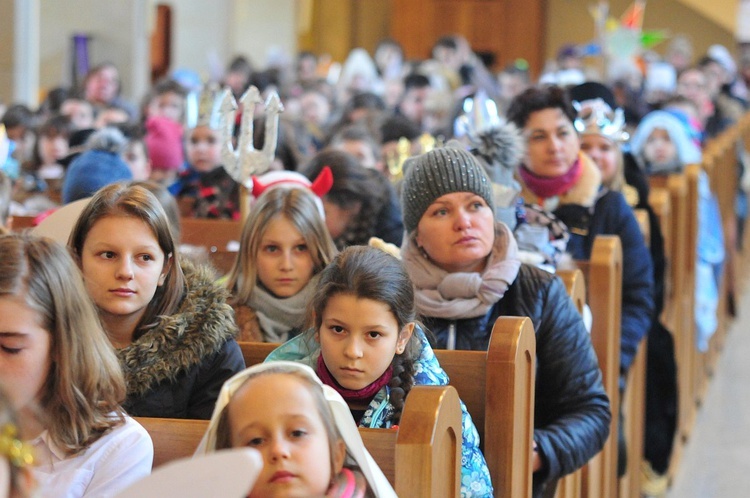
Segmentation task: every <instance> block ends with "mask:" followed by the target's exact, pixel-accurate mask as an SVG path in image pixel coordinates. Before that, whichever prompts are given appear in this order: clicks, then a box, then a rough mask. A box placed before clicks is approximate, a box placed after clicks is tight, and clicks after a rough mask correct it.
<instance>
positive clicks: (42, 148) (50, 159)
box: [39, 134, 68, 164]
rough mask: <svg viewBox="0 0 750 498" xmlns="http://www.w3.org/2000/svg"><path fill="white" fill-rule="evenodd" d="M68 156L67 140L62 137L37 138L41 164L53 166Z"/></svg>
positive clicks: (43, 136)
mask: <svg viewBox="0 0 750 498" xmlns="http://www.w3.org/2000/svg"><path fill="white" fill-rule="evenodd" d="M67 154H68V139H67V138H65V137H64V136H62V135H59V134H58V135H54V136H46V135H42V136H40V137H39V157H41V158H42V163H43V164H55V163H56V162H57V161H59V160H60V159H62V158H63V157H65V156H66V155H67Z"/></svg>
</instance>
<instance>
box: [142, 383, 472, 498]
mask: <svg viewBox="0 0 750 498" xmlns="http://www.w3.org/2000/svg"><path fill="white" fill-rule="evenodd" d="M135 420H137V421H138V422H139V423H140V424H141V425H142V426H143V427H144V428H145V429H146V430H147V431H148V432H149V434H150V435H151V439H152V441H153V443H154V465H153V466H154V467H158V466H160V465H163V464H164V463H167V462H169V461H171V460H174V459H177V458H183V457H189V456H190V455H192V454H193V453H194V452H195V450H196V448H197V447H198V443H200V440H201V438H202V437H203V434H204V432H205V431H206V428H207V427H208V421H207V420H184V419H166V418H149V417H135ZM360 435H361V436H362V440H363V442H364V443H365V446H366V447H367V449H368V451H369V452H370V454H371V455H372V457H373V458H374V459H375V461H376V462H377V463H378V465H379V466H380V468H381V470H383V473H384V474H385V476H386V477H387V478H388V480H389V481H390V482H391V483H392V484H393V483H395V486H394V489H395V490H396V493H397V494H398V495H399V496H424V497H431V496H436V497H446V498H447V497H455V496H458V493H459V488H460V482H461V407H460V403H459V398H458V393H457V392H456V390H455V388H453V387H451V386H416V387H415V388H414V389H413V390H412V391H411V393H410V394H409V396H408V398H407V400H406V404H405V405H404V411H403V414H402V416H401V423H400V424H399V429H398V430H385V429H384V430H378V429H360Z"/></svg>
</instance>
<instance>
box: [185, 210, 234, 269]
mask: <svg viewBox="0 0 750 498" xmlns="http://www.w3.org/2000/svg"><path fill="white" fill-rule="evenodd" d="M180 227H181V230H182V240H181V241H180V242H181V245H182V246H183V249H185V252H186V253H187V254H188V255H191V256H192V257H193V258H194V259H196V260H197V261H200V262H204V263H210V264H211V265H212V266H213V267H214V268H215V269H216V271H217V273H218V274H219V275H225V274H226V273H228V272H229V270H231V268H232V264H234V260H235V258H236V257H237V248H238V244H239V240H240V235H241V233H242V225H241V223H240V222H239V221H233V220H213V219H201V218H181V219H180ZM185 246H188V247H187V248H185Z"/></svg>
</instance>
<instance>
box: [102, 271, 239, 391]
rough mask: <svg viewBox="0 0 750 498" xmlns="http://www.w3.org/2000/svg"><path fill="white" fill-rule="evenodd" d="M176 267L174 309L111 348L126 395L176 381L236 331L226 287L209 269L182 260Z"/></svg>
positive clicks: (220, 346) (216, 349) (219, 348)
mask: <svg viewBox="0 0 750 498" xmlns="http://www.w3.org/2000/svg"><path fill="white" fill-rule="evenodd" d="M181 266H182V271H183V272H184V273H185V282H186V289H185V296H184V297H183V299H182V302H181V303H180V306H179V308H178V310H177V312H176V313H175V314H173V315H170V316H164V317H161V319H160V321H159V324H158V325H157V326H156V327H154V328H152V329H151V330H149V331H148V332H146V333H145V334H143V335H142V336H141V337H139V338H138V339H137V340H135V341H134V342H133V343H132V344H130V345H129V346H127V347H125V348H123V349H120V350H119V351H117V357H118V358H119V360H120V364H121V365H122V369H123V373H124V374H125V382H126V384H127V389H128V396H143V395H144V394H146V393H147V392H149V391H150V390H151V389H153V388H154V387H155V386H157V385H158V384H160V383H161V382H163V381H165V380H168V381H174V380H176V379H177V377H178V376H179V375H180V374H182V373H184V372H186V371H188V370H189V369H190V368H192V367H194V366H195V365H198V364H200V363H201V362H203V360H204V359H205V358H206V357H208V356H210V355H212V354H214V353H217V352H218V351H220V350H221V348H222V346H223V345H224V343H225V342H227V340H229V339H230V338H232V337H234V336H235V335H236V333H237V327H236V325H235V323H234V312H233V311H232V307H231V306H229V304H227V297H228V294H227V291H226V289H224V288H223V287H219V286H217V285H216V284H214V278H213V273H212V271H211V270H210V269H209V268H208V267H205V266H195V265H194V264H192V263H190V262H189V261H187V260H185V259H183V260H182V262H181Z"/></svg>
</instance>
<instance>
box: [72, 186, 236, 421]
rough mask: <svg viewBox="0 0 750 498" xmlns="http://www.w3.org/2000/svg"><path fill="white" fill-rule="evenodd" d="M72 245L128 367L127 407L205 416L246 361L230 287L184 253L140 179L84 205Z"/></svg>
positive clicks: (142, 412) (138, 412) (149, 413)
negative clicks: (228, 291)
mask: <svg viewBox="0 0 750 498" xmlns="http://www.w3.org/2000/svg"><path fill="white" fill-rule="evenodd" d="M68 245H69V247H70V249H71V251H72V252H73V254H74V255H75V256H76V257H77V259H78V264H79V266H80V268H81V271H82V273H83V276H84V279H85V281H86V288H87V290H88V292H89V295H90V296H91V298H92V300H93V301H94V303H95V304H96V306H97V308H98V310H99V317H100V319H101V320H102V324H103V325H104V329H105V331H106V332H107V335H108V337H109V340H110V342H111V343H112V345H113V346H114V347H115V349H117V356H118V358H119V360H120V364H121V366H122V368H123V372H124V373H125V381H126V384H127V398H126V400H125V402H124V403H123V406H124V408H125V409H126V411H127V412H128V413H129V414H130V415H133V416H143V417H170V418H197V419H208V418H210V417H211V413H212V412H213V409H214V404H215V402H216V397H217V396H218V394H219V390H220V389H221V386H222V384H223V383H224V381H225V380H227V379H228V378H229V377H231V376H232V375H234V374H235V373H237V372H239V371H240V370H242V369H243V368H244V367H245V362H244V360H243V358H242V352H241V351H240V348H239V346H238V345H237V343H236V341H235V339H234V336H235V333H236V330H237V329H236V326H235V324H234V316H233V313H232V308H231V307H230V306H229V304H227V302H226V298H227V294H226V291H225V290H224V289H222V288H220V287H219V286H217V285H216V284H214V283H213V274H212V272H211V271H210V270H208V269H206V268H203V267H197V266H194V265H192V264H190V263H188V262H187V261H181V260H180V259H179V254H178V252H177V251H176V247H175V242H174V239H173V237H172V233H171V231H170V228H169V222H168V220H167V216H166V214H165V213H164V210H163V208H162V207H161V205H160V204H159V202H158V201H157V200H156V197H154V195H153V194H152V193H151V192H149V191H148V190H146V189H144V188H143V187H140V186H130V185H124V184H113V185H110V186H108V187H105V188H104V189H102V190H100V191H99V192H98V193H97V194H96V195H95V196H94V197H93V198H92V199H91V202H89V204H88V205H87V206H86V208H85V209H84V211H83V212H82V213H81V216H80V217H79V219H78V222H77V223H76V225H75V227H74V228H73V231H72V233H71V236H70V239H69V241H68Z"/></svg>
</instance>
